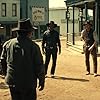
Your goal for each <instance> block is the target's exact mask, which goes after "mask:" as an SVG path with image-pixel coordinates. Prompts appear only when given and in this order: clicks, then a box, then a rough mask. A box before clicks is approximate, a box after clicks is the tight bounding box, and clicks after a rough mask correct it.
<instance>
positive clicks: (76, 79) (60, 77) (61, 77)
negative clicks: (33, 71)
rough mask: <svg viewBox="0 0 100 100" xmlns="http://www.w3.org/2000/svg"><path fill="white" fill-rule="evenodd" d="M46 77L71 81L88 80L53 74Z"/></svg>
mask: <svg viewBox="0 0 100 100" xmlns="http://www.w3.org/2000/svg"><path fill="white" fill-rule="evenodd" d="M47 78H52V79H59V80H72V81H81V82H89V80H87V79H79V78H68V77H63V76H54V77H49V76H48V77H47Z"/></svg>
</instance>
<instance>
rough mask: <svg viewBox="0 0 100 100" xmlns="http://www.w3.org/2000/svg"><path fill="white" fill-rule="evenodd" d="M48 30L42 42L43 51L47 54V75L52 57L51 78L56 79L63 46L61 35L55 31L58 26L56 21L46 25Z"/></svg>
mask: <svg viewBox="0 0 100 100" xmlns="http://www.w3.org/2000/svg"><path fill="white" fill-rule="evenodd" d="M46 25H47V27H48V29H47V31H45V32H44V35H43V41H42V51H43V53H44V54H45V75H47V70H48V64H49V62H50V57H51V55H52V60H53V62H52V68H51V72H50V74H51V77H54V74H55V68H56V60H57V52H58V48H59V54H60V53H61V44H60V39H59V33H58V32H57V31H55V30H54V28H55V27H57V24H55V23H54V21H50V23H47V24H46Z"/></svg>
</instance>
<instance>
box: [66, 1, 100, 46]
mask: <svg viewBox="0 0 100 100" xmlns="http://www.w3.org/2000/svg"><path fill="white" fill-rule="evenodd" d="M65 3H66V7H67V12H69V7H72V8H73V44H74V31H75V28H74V26H75V25H74V24H75V23H74V21H75V16H74V15H75V7H77V8H79V12H80V17H81V20H80V21H81V24H82V23H83V22H84V21H85V20H91V19H90V17H88V9H91V10H92V11H93V19H92V20H91V21H92V22H93V28H94V30H95V31H96V32H97V34H98V43H99V44H100V18H99V17H100V0H66V1H65ZM83 11H84V14H83ZM81 29H82V28H81Z"/></svg>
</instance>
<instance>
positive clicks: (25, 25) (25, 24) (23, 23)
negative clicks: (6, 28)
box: [12, 18, 37, 32]
mask: <svg viewBox="0 0 100 100" xmlns="http://www.w3.org/2000/svg"><path fill="white" fill-rule="evenodd" d="M35 29H37V28H36V27H33V26H32V24H31V21H30V18H27V19H21V20H19V21H18V27H16V28H13V29H12V31H26V32H31V31H33V30H35Z"/></svg>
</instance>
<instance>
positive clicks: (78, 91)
mask: <svg viewBox="0 0 100 100" xmlns="http://www.w3.org/2000/svg"><path fill="white" fill-rule="evenodd" d="M65 41H66V40H63V41H61V45H62V53H61V55H58V59H57V67H56V73H55V77H54V78H51V77H50V68H51V63H52V61H51V62H50V64H49V70H48V78H46V83H45V88H44V90H43V91H41V92H40V91H38V89H37V95H38V100H100V68H99V67H100V57H98V76H97V77H94V76H93V67H92V65H93V64H92V60H91V75H89V76H86V75H85V63H84V54H80V53H78V52H74V51H70V50H67V49H66V42H65ZM39 44H40V43H39ZM40 45H41V44H40ZM90 59H91V57H90ZM0 100H10V95H9V90H8V88H7V86H6V85H5V84H4V79H2V78H1V77H0Z"/></svg>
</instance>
